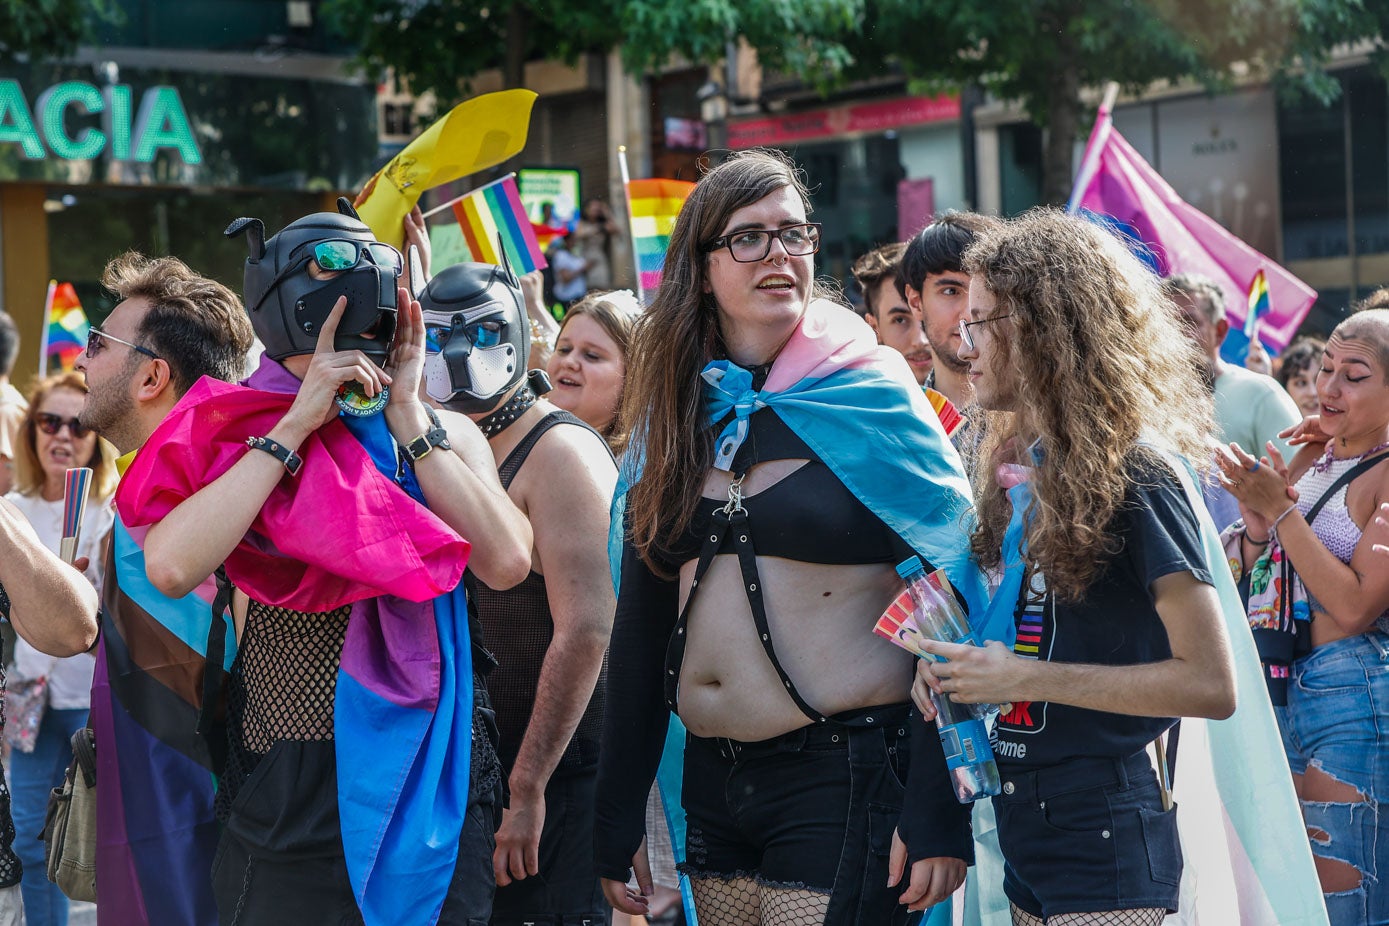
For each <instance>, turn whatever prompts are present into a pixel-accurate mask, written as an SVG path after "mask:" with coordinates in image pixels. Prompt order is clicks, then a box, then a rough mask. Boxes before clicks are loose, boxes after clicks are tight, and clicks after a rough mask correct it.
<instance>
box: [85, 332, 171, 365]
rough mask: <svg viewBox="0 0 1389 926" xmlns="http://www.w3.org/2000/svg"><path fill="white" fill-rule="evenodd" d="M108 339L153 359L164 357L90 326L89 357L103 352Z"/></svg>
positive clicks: (88, 334)
mask: <svg viewBox="0 0 1389 926" xmlns="http://www.w3.org/2000/svg"><path fill="white" fill-rule="evenodd" d="M107 341H115V342H116V343H117V344H124V345H125V346H126V347H128V348H130V349H131V350H133V351H136V352H137V353H141V354H144V355H145V356H146V357H149V358H150V359H151V360H161V359H163V358H162V357H160V356H159V355H158V354H156V353H155V352H154V351H152V350H150V349H149V348H147V347H141V346H140V345H139V344H131V343H130V342H129V341H123V340H121V339H120V338H118V337H116V336H115V335H114V334H107V333H106V332H105V331H102V330H101V329H100V328H96V327H93V328H90V329H88V331H87V357H88V358H91V357H95V356H96V355H97V354H99V353H101V349H102V348H103V347H105V346H106V342H107Z"/></svg>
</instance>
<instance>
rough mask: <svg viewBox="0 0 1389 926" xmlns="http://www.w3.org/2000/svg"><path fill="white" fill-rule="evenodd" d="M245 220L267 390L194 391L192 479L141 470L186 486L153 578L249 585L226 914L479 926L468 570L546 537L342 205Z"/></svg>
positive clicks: (480, 747) (227, 796) (222, 872)
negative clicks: (444, 386)
mask: <svg viewBox="0 0 1389 926" xmlns="http://www.w3.org/2000/svg"><path fill="white" fill-rule="evenodd" d="M227 234H228V235H229V236H235V235H242V234H244V235H245V237H246V240H247V243H248V246H249V255H248V258H247V261H246V293H245V300H246V307H247V311H248V313H249V314H250V317H251V323H252V327H253V328H254V329H255V332H256V334H257V336H259V338H260V339H261V341H262V342H263V343H264V344H265V346H266V353H265V357H264V358H262V361H261V365H260V367H259V369H257V371H256V372H255V373H254V374H253V375H252V376H251V377H250V378H249V379H248V380H246V382H245V384H244V386H245V387H249V388H242V387H235V386H220V387H216V386H214V387H208V388H207V389H204V390H203V393H202V394H201V395H195V396H194V397H193V398H194V399H195V401H194V402H193V403H191V404H192V405H193V406H195V407H194V408H193V409H192V412H191V413H192V414H196V415H197V416H198V417H196V418H195V419H194V420H195V423H196V425H197V427H196V428H194V429H191V430H194V431H195V433H196V435H197V438H198V439H197V440H194V441H189V442H187V444H186V445H183V446H179V447H178V448H177V450H178V452H177V453H176V454H168V453H166V454H164V455H163V458H164V464H163V465H165V466H167V467H171V468H174V467H183V471H182V472H181V473H178V474H176V475H178V476H179V478H169V479H166V480H165V482H164V484H163V485H160V484H157V482H158V480H156V479H155V478H154V476H146V477H145V480H144V481H145V483H146V484H150V485H152V489H150V490H149V491H148V493H147V494H148V495H149V496H150V497H153V498H156V499H162V498H164V497H166V496H167V495H169V494H170V493H171V492H172V493H174V494H175V499H174V500H175V501H176V502H177V504H176V505H175V506H174V507H173V508H172V510H169V511H168V512H167V514H164V515H163V516H162V519H160V520H158V521H157V522H156V523H154V524H153V525H152V526H150V528H149V532H148V534H147V535H146V559H147V563H149V564H150V565H149V567H148V572H149V574H150V579H151V581H152V582H153V583H154V584H155V585H156V586H157V587H159V588H160V590H161V591H163V592H164V593H165V594H167V595H170V596H171V597H182V596H183V595H186V594H188V593H189V592H190V591H191V590H192V589H194V588H196V587H197V586H198V584H199V583H201V582H202V581H204V580H205V579H206V578H207V577H208V576H209V575H211V574H212V573H213V571H214V570H216V569H217V567H218V566H220V565H223V564H225V568H226V574H227V577H228V578H229V579H230V584H231V585H232V586H234V587H235V593H234V597H233V599H232V611H233V615H234V617H235V624H236V632H237V647H238V649H237V654H236V659H235V662H234V663H233V664H232V668H231V672H230V677H229V682H228V686H227V725H228V728H229V731H230V737H229V742H228V756H227V763H226V772H225V774H224V775H223V776H222V779H221V783H220V788H219V793H218V812H219V817H220V818H221V819H222V820H223V822H224V829H223V835H222V842H221V845H220V847H219V852H218V856H217V861H216V862H215V863H214V866H213V871H212V880H213V892H214V895H215V897H216V902H217V906H218V913H219V916H220V918H221V919H222V921H223V922H233V921H234V922H237V923H240V924H243V926H255V924H278V923H289V922H293V923H308V924H317V923H323V924H328V923H333V924H338V923H366V924H368V926H376V924H387V923H389V924H392V926H394V924H405V923H409V924H416V923H418V924H422V926H423V924H430V923H434V922H471V921H474V920H476V919H479V918H485V917H486V916H487V915H488V914H489V912H490V908H491V894H492V887H493V885H492V875H491V865H490V861H491V846H492V831H493V825H492V815H493V810H494V804H495V803H496V801H497V800H498V799H499V797H500V769H499V767H498V765H497V763H496V759H495V752H494V751H493V749H492V746H491V743H490V742H489V738H488V736H487V735H486V729H487V728H488V727H489V726H490V723H491V721H490V709H489V708H488V705H487V701H486V692H485V688H483V687H482V685H481V681H480V676H479V675H478V674H477V673H476V671H475V669H476V668H477V667H478V666H479V665H480V661H479V660H480V658H481V654H480V653H479V652H478V651H477V650H475V649H473V648H471V647H470V643H469V641H470V637H471V634H470V632H469V620H468V617H467V606H466V601H465V599H464V594H463V591H462V586H461V583H460V581H459V577H460V574H461V572H462V567H463V564H464V562H465V561H466V562H467V564H468V565H469V566H470V567H471V568H472V569H473V570H475V571H476V572H477V573H478V574H479V575H484V576H486V577H487V581H488V582H492V583H495V584H496V585H497V586H498V587H503V588H505V587H509V586H510V585H514V584H515V583H517V582H519V581H521V579H523V578H524V577H525V575H526V574H527V572H528V570H529V565H530V548H531V532H530V527H529V525H528V524H527V523H526V520H525V517H524V515H522V514H521V512H520V511H518V510H517V509H516V507H515V506H514V505H512V504H511V502H510V501H509V500H508V499H507V497H506V494H505V492H504V490H503V489H502V488H501V485H500V484H499V482H498V480H497V475H496V470H495V468H494V466H493V463H492V459H491V455H490V453H488V449H487V446H486V444H485V442H484V440H483V438H482V436H481V434H480V433H479V432H478V430H477V428H476V427H475V426H474V425H473V424H472V423H471V422H470V421H469V420H468V419H467V418H466V417H464V416H461V415H457V414H454V413H451V412H447V411H444V412H439V413H435V412H434V411H433V410H432V409H429V408H428V407H427V406H426V405H425V404H424V402H423V401H422V400H421V396H420V385H421V378H422V376H423V364H424V358H425V351H424V324H423V320H422V318H421V315H420V307H419V303H418V302H415V301H414V300H413V299H411V298H410V294H409V292H408V291H407V290H406V289H405V288H402V287H400V286H399V277H400V273H401V270H402V261H401V257H400V254H399V253H398V252H396V251H395V250H394V249H393V248H390V247H388V246H386V245H384V244H381V243H380V242H378V241H376V239H375V236H374V235H373V234H372V233H371V231H370V229H368V228H367V226H366V225H364V224H363V223H362V222H361V221H360V220H359V219H358V218H357V217H356V214H355V213H354V212H353V211H352V209H351V207H350V205H348V204H347V203H346V201H345V200H340V201H339V212H338V213H337V214H333V213H320V214H315V215H311V216H308V217H306V218H303V219H300V220H298V221H296V222H294V223H292V224H291V225H289V226H286V227H285V228H284V229H283V230H282V231H281V232H280V233H279V234H278V235H276V236H274V237H272V238H269V239H266V238H265V237H264V226H263V225H262V223H261V222H260V221H259V220H257V219H238V220H237V221H236V222H233V223H232V225H231V227H230V228H229V229H228V230H227ZM353 384H355V385H353ZM387 386H389V387H391V388H390V392H389V398H385V397H384V396H385V395H386V388H387ZM348 390H351V391H350V392H349V391H348ZM209 391H210V394H209ZM194 392H197V389H195V390H194ZM344 393H346V394H344ZM378 411H379V412H380V414H377V412H378ZM174 415H177V410H176V411H175V413H174ZM171 417H172V416H171ZM158 436H159V435H158V433H156V435H155V437H153V438H151V443H154V442H155V440H156V438H157V437H158ZM236 444H244V445H245V448H244V449H243V448H240V447H237V446H235V445H236ZM228 462H230V467H229V468H227V466H226V464H227V463H228ZM301 470H302V471H301ZM217 473H220V475H216V474H217ZM155 475H162V474H155ZM214 475H215V478H214ZM190 486H191V488H188V487H190ZM171 487H172V488H171ZM134 491H135V492H136V493H139V492H140V491H141V490H140V488H136V489H135V490H134ZM180 499H181V500H180ZM464 537H466V538H469V539H470V540H472V541H473V543H472V545H471V550H469V545H468V543H467V542H466V541H464V540H462V539H461V538H464ZM155 564H157V566H156V565H155ZM277 577H278V578H277ZM402 706H407V707H408V708H409V709H408V710H404V711H402V710H401V707H402ZM470 722H471V728H472V732H471V733H470V732H469V726H470ZM385 730H388V731H390V733H389V735H387V734H383V733H382V731H385ZM469 773H471V774H469Z"/></svg>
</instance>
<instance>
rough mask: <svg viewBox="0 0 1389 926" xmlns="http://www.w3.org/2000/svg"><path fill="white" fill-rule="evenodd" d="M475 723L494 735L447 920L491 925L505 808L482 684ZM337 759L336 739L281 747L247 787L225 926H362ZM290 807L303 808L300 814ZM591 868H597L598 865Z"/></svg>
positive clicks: (223, 855)
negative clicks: (345, 842)
mask: <svg viewBox="0 0 1389 926" xmlns="http://www.w3.org/2000/svg"><path fill="white" fill-rule="evenodd" d="M473 698H474V704H473V725H474V728H475V729H477V730H481V731H484V732H485V733H486V734H487V735H488V736H489V737H490V738H491V747H492V748H490V749H484V750H482V751H481V752H479V750H478V749H477V748H474V750H473V761H472V766H471V769H470V775H469V778H470V782H471V787H470V789H469V795H468V807H467V812H466V815H465V817H464V821H463V831H462V833H461V834H460V837H459V846H458V861H457V863H456V865H455V867H454V872H453V880H452V881H451V883H450V884H449V890H448V894H447V895H446V896H445V898H444V904H443V908H442V911H441V912H440V916H439V923H441V924H458V926H482V924H485V923H486V922H487V920H488V917H489V915H490V914H491V909H492V892H493V890H494V888H495V886H496V882H495V880H494V879H493V875H492V851H493V849H494V848H495V847H496V821H497V820H498V819H499V817H498V813H499V812H500V810H501V796H502V787H501V783H500V782H501V776H500V773H499V772H500V770H499V768H498V765H497V757H496V750H495V746H496V740H495V736H496V724H495V722H494V721H493V719H492V711H491V704H490V702H489V701H488V699H487V691H486V688H485V687H483V686H482V685H481V684H480V683H479V682H478V681H477V679H475V680H474V687H473ZM336 783H337V757H336V753H335V751H334V745H333V743H332V742H331V741H327V742H282V743H277V744H275V746H274V747H272V749H271V751H270V753H269V754H267V755H266V757H265V758H264V759H262V760H261V762H260V764H259V765H257V766H256V769H255V771H253V772H252V773H251V775H250V777H248V778H247V779H246V782H245V784H243V785H242V787H241V790H240V791H239V792H238V793H237V796H236V800H235V802H234V803H233V804H232V812H231V816H230V818H229V819H228V820H227V824H226V827H225V828H224V829H223V831H222V839H221V842H220V843H219V844H218V847H217V855H216V857H215V858H214V859H213V863H212V890H213V896H214V898H215V900H216V903H217V918H218V921H219V922H220V923H222V924H223V926H284V924H289V923H292V924H294V926H360V924H361V923H362V914H361V911H359V910H358V909H357V901H356V899H355V897H354V896H353V893H352V884H351V882H350V880H349V879H348V875H347V860H346V858H345V857H344V855H343V848H342V828H341V823H340V818H339V817H338V804H337V788H336ZM286 808H297V811H296V812H295V813H294V814H293V816H287V815H286V814H285V809H286ZM590 867H591V866H590Z"/></svg>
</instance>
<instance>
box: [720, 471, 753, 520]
mask: <svg viewBox="0 0 1389 926" xmlns="http://www.w3.org/2000/svg"><path fill="white" fill-rule="evenodd" d="M746 477H747V473H743V474H742V475H740V476H738V477H737V478H736V479H734V480H733V481H732V482H730V483H729V484H728V504H726V505H724V506H723V513H724V514H727V515H731V514H733V513H735V512H738V511H743V510H745V509H744V508H743V479H745V478H746Z"/></svg>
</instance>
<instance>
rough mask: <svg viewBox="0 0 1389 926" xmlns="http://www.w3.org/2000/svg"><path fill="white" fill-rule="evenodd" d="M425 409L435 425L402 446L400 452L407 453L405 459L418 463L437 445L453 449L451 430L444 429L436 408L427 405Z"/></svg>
mask: <svg viewBox="0 0 1389 926" xmlns="http://www.w3.org/2000/svg"><path fill="white" fill-rule="evenodd" d="M424 410H425V411H426V412H427V413H428V414H429V423H430V424H432V425H433V427H432V428H430V429H429V430H428V431H425V432H424V433H423V434H421V435H420V436H419V437H417V438H415V439H414V440H412V441H410V442H409V443H408V444H404V445H402V446H401V448H400V452H401V453H403V454H405V459H407V460H409V461H410V462H411V463H418V462H419V461H420V460H423V459H424V458H425V457H426V456H428V455H429V452H430V451H431V450H433V449H434V448H435V447H439V448H441V449H443V450H452V449H453V445H452V444H450V443H449V432H448V431H446V430H444V426H443V424H441V423H440V421H439V416H438V415H436V414H435V413H434V409H432V408H430V407H429V406H428V405H426V406H425V408H424Z"/></svg>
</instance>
